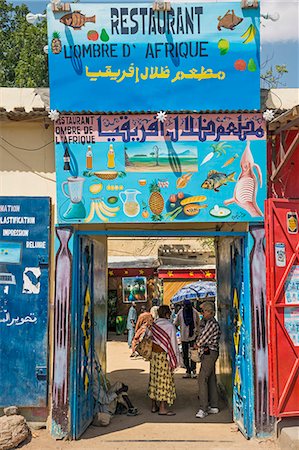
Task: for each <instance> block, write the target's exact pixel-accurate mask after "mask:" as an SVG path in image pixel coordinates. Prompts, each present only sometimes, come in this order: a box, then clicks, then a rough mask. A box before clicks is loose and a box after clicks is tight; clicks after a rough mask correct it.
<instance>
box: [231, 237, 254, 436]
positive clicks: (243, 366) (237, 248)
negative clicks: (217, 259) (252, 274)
mask: <svg viewBox="0 0 299 450" xmlns="http://www.w3.org/2000/svg"><path fill="white" fill-rule="evenodd" d="M248 268H249V255H248V249H247V240H246V239H242V240H241V239H239V240H235V241H234V242H233V244H231V296H232V324H233V336H232V343H233V345H232V362H233V367H232V369H233V374H232V375H233V377H232V381H233V415H234V421H235V423H236V424H237V425H238V427H239V429H240V431H241V432H242V433H243V434H244V436H245V437H246V438H250V437H252V435H253V415H254V411H253V405H254V402H253V365H252V338H251V336H252V333H251V305H250V292H249V272H248Z"/></svg>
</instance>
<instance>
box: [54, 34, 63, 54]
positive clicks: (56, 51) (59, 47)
mask: <svg viewBox="0 0 299 450" xmlns="http://www.w3.org/2000/svg"><path fill="white" fill-rule="evenodd" d="M51 50H52V53H54V55H58V54H59V53H60V52H61V50H62V45H61V40H60V34H59V33H58V32H57V31H54V33H53V36H52V42H51Z"/></svg>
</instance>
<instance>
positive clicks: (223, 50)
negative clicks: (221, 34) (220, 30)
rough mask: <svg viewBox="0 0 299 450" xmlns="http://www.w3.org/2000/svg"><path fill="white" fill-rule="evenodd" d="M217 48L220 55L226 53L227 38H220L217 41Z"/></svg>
mask: <svg viewBox="0 0 299 450" xmlns="http://www.w3.org/2000/svg"><path fill="white" fill-rule="evenodd" d="M218 48H219V50H220V55H221V56H223V55H226V53H227V52H228V50H229V42H228V40H227V39H220V40H219V41H218Z"/></svg>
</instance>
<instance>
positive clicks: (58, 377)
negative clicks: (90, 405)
mask: <svg viewBox="0 0 299 450" xmlns="http://www.w3.org/2000/svg"><path fill="white" fill-rule="evenodd" d="M73 241H74V236H73V230H72V229H71V228H68V227H57V228H56V241H55V247H56V257H55V300H54V331H53V335H54V356H53V386H52V423H51V434H52V436H53V437H55V438H58V439H62V438H63V437H65V436H67V435H68V433H69V427H70V424H69V402H70V348H71V324H70V321H71V295H72V268H73Z"/></svg>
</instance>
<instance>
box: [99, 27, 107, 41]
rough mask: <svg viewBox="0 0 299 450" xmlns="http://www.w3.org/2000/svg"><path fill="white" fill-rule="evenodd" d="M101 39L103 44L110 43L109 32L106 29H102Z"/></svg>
mask: <svg viewBox="0 0 299 450" xmlns="http://www.w3.org/2000/svg"><path fill="white" fill-rule="evenodd" d="M100 38H101V41H103V42H108V41H109V35H108V33H107V31H106V30H105V28H103V29H102V31H101V36H100Z"/></svg>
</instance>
